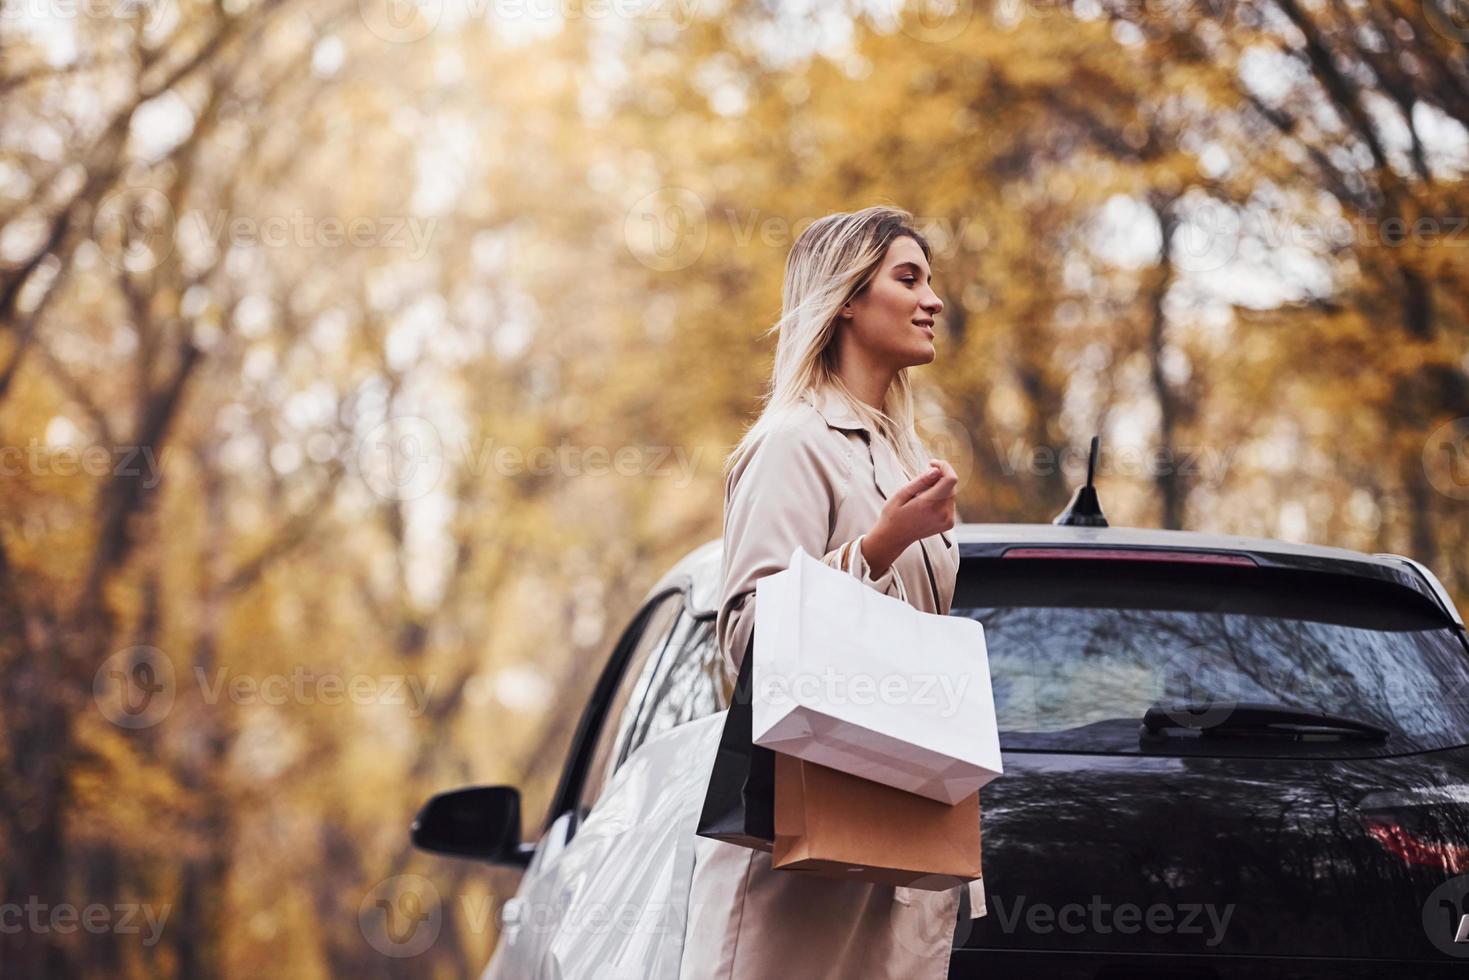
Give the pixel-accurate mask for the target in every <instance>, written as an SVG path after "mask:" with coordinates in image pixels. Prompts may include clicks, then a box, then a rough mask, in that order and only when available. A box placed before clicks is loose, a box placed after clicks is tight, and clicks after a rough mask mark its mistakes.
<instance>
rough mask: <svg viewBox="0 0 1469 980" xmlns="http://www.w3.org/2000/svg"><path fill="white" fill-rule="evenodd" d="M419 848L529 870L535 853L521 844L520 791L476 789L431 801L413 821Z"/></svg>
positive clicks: (507, 787) (460, 790) (484, 787)
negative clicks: (527, 867) (526, 867)
mask: <svg viewBox="0 0 1469 980" xmlns="http://www.w3.org/2000/svg"><path fill="white" fill-rule="evenodd" d="M412 838H413V846H414V847H417V848H420V849H422V850H425V851H432V852H434V853H435V854H449V855H452V856H454V857H464V858H476V859H478V860H480V861H488V862H489V863H491V864H508V865H513V866H515V867H520V868H523V867H525V866H526V865H527V864H529V863H530V858H531V855H532V854H534V853H535V847H534V846H532V845H527V844H522V843H521V841H520V791H519V790H518V789H516V788H515V787H513V786H470V787H466V788H465V789H455V790H450V791H449V792H447V793H439V794H436V795H435V796H433V797H431V798H430V799H429V801H428V802H427V803H425V804H424V805H423V808H422V809H420V810H419V811H418V816H417V817H415V818H414V819H413V831H412Z"/></svg>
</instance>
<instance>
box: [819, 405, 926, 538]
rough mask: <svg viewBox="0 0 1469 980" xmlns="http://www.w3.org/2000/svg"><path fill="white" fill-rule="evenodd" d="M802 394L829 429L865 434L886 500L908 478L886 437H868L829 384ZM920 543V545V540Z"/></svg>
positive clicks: (879, 489)
mask: <svg viewBox="0 0 1469 980" xmlns="http://www.w3.org/2000/svg"><path fill="white" fill-rule="evenodd" d="M802 397H804V398H805V400H806V401H807V403H809V404H810V405H811V406H812V407H813V408H815V409H816V412H817V414H819V415H820V416H821V417H822V418H823V419H825V420H826V424H827V425H829V426H831V427H832V428H833V429H844V430H848V431H856V432H861V433H863V434H864V435H865V436H866V437H867V438H866V439H865V440H864V441H865V442H866V443H867V451H868V454H869V456H870V457H871V459H872V478H873V482H874V483H875V484H876V485H877V492H878V493H879V494H881V495H882V499H884V500H888V499H890V498H891V497H892V495H893V494H894V493H896V492H897V491H898V490H900V489H902V487H903V485H904V484H905V483H907V482H908V480H907V478H906V477H905V476H904V475H903V469H902V464H901V463H899V462H898V456H897V453H895V452H894V451H893V448H892V446H890V445H888V442H887V440H886V439H873V438H872V430H870V429H868V428H867V426H866V425H865V424H863V422H862V421H861V420H859V419H858V418H857V416H856V415H854V414H853V413H852V409H851V408H850V407H849V406H848V405H847V403H846V400H845V399H843V398H842V396H841V395H839V394H837V392H836V389H834V388H831V387H829V386H827V387H821V388H815V389H811V390H809V391H807V392H806V393H805V395H803V396H802ZM939 538H940V540H942V541H943V543H944V544H945V545H946V546H949V547H952V546H953V543H954V541H953V538H952V537H951V536H950V535H949V534H948V533H946V532H942V531H941V532H939ZM920 546H921V547H923V545H922V543H921V542H920ZM925 550H926V548H925Z"/></svg>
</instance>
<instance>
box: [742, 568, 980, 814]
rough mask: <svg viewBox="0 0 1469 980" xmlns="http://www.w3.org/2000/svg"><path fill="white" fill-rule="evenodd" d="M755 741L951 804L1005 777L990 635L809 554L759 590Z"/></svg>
mask: <svg viewBox="0 0 1469 980" xmlns="http://www.w3.org/2000/svg"><path fill="white" fill-rule="evenodd" d="M752 655H753V656H754V658H755V660H754V664H753V670H752V680H753V690H752V699H751V708H752V712H751V713H752V716H753V726H752V728H753V731H752V735H753V741H754V742H755V744H757V745H764V746H767V747H768V748H771V749H774V750H776V751H778V752H784V753H785V754H787V755H793V756H797V757H799V758H802V759H805V760H807V761H808V762H814V763H817V764H818V765H823V766H829V767H831V768H833V769H840V770H842V771H843V772H848V773H851V774H852V775H854V776H861V777H862V778H864V779H871V780H873V781H874V782H878V783H883V784H884V785H887V786H892V787H895V788H897V789H903V790H907V791H908V792H910V793H917V794H918V795H920V796H926V797H928V798H929V799H933V800H940V801H942V802H944V803H948V804H951V805H952V804H954V803H957V802H959V801H960V800H962V799H964V798H966V797H968V796H969V795H970V794H972V793H974V792H975V791H976V790H978V789H979V788H980V787H982V786H983V785H984V784H985V783H988V782H989V781H990V780H991V779H994V778H995V777H996V776H998V775H1000V773H1001V771H1002V770H1001V767H1000V737H999V730H998V728H997V727H996V725H995V703H994V697H993V695H992V693H991V691H990V671H989V658H988V657H987V656H986V653H985V646H984V627H982V626H981V625H980V624H979V623H977V622H975V621H974V620H972V619H968V618H965V617H959V616H939V615H936V614H933V613H925V612H922V611H920V610H918V609H915V608H913V607H912V606H910V605H909V604H908V603H906V602H904V601H902V600H901V599H895V598H893V597H892V596H888V595H884V594H882V593H881V592H878V591H877V590H876V589H874V588H872V587H871V586H869V585H866V584H864V583H863V582H861V581H859V580H858V579H857V578H855V577H853V576H852V575H849V574H847V573H845V572H840V571H837V570H836V569H834V568H831V567H828V566H827V565H823V564H822V563H821V562H819V561H817V560H816V559H815V558H813V557H811V555H809V554H807V553H806V552H805V551H804V550H803V549H801V548H797V549H796V550H795V551H793V552H792V553H791V560H790V565H789V566H788V567H787V568H786V570H785V571H783V572H776V573H774V574H772V575H766V576H764V577H763V578H761V579H760V580H759V581H758V582H756V584H755V645H754V649H753V654H752Z"/></svg>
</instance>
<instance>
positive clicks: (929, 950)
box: [682, 207, 983, 980]
mask: <svg viewBox="0 0 1469 980" xmlns="http://www.w3.org/2000/svg"><path fill="white" fill-rule="evenodd" d="M912 220H913V219H912V215H910V214H908V213H907V212H906V211H903V210H900V209H897V208H890V207H871V208H865V209H863V210H861V211H857V212H854V213H850V214H845V213H844V214H832V215H828V216H826V217H824V218H821V219H820V220H818V221H816V222H815V223H813V224H812V225H811V226H810V227H809V228H807V229H806V231H805V232H804V233H803V234H802V235H801V236H800V238H799V239H798V240H797V241H796V244H795V245H794V247H792V249H791V252H790V255H789V256H788V257H787V259H786V272H785V287H784V295H783V302H782V315H781V318H780V320H779V322H778V323H777V324H776V326H775V327H774V329H775V330H778V331H779V340H778V342H777V344H776V352H775V370H774V373H773V376H772V378H771V381H770V387H769V390H768V392H767V393H766V399H765V406H764V409H763V411H762V412H761V414H760V417H759V419H758V420H757V421H756V422H755V424H754V425H753V426H752V427H751V428H750V429H749V430H748V431H747V432H746V434H745V435H744V437H743V438H742V439H741V440H740V443H739V445H738V446H736V447H735V450H734V452H733V453H732V454H731V455H730V458H729V460H728V464H727V465H728V474H727V477H726V482H725V509H724V576H723V581H724V584H723V589H722V594H721V596H720V604H719V612H718V617H717V621H716V631H717V633H718V637H719V644H720V648H721V650H722V651H723V653H724V656H725V659H726V661H727V662H728V666H729V668H730V670H731V676H734V674H735V673H737V672H738V668H739V665H740V663H741V662H743V660H744V657H745V656H746V655H747V653H748V652H749V650H750V643H751V637H752V635H753V632H754V620H755V616H756V615H757V613H756V610H755V583H756V582H757V581H758V580H759V578H760V577H761V576H762V575H769V574H771V573H772V572H778V571H781V570H782V569H784V568H785V566H786V563H787V562H788V561H789V559H790V555H791V552H792V550H793V549H794V548H795V547H796V546H798V545H799V546H800V547H802V548H803V549H805V550H806V551H807V552H808V553H810V554H811V555H813V556H815V557H819V558H820V559H821V560H822V561H823V562H825V563H826V564H828V565H831V566H833V567H835V568H838V569H840V570H842V571H845V572H848V573H850V574H852V575H854V576H857V577H858V578H859V579H861V580H862V581H863V582H866V583H867V584H869V585H871V586H872V587H873V588H875V589H878V590H880V591H882V592H884V593H886V594H888V595H892V596H895V597H898V598H901V599H904V600H906V601H907V602H909V603H911V604H912V605H914V606H916V607H917V608H919V609H921V610H923V611H924V612H930V613H940V614H947V613H948V611H949V604H950V602H951V600H952V599H953V594H954V579H955V575H956V573H957V571H958V567H959V552H958V549H957V547H956V546H955V544H954V537H953V535H952V534H951V533H949V532H950V530H951V529H952V528H953V526H954V522H955V511H954V490H955V486H956V484H957V482H958V478H957V476H956V475H955V472H954V470H953V468H952V467H951V466H949V464H948V463H947V462H945V461H943V460H938V459H930V458H928V455H927V453H926V451H925V449H924V447H923V444H922V443H921V442H920V441H919V438H918V435H917V433H916V432H915V431H914V425H913V394H912V389H911V387H910V382H909V378H908V369H909V368H911V367H915V366H917V365H920V364H928V363H930V362H931V361H933V359H934V318H935V317H936V316H937V315H938V313H939V312H940V311H941V310H942V309H943V306H944V304H943V301H942V300H940V299H939V297H938V296H937V294H935V292H934V290H933V284H932V282H931V281H930V268H929V259H930V250H929V246H928V243H927V242H926V241H925V240H924V238H923V236H922V235H920V234H919V233H918V232H917V231H916V230H914V228H913V227H912ZM755 655H756V656H758V655H759V654H758V653H756V654H755ZM695 855H696V856H695V867H694V878H693V887H692V890H691V893H690V909H689V924H688V932H687V941H686V943H685V947H684V955H683V965H684V969H683V973H682V976H683V977H685V978H688V977H717V978H721V980H744V978H750V980H765V978H767V977H775V976H788V977H801V978H803V980H805V978H814V977H864V978H866V977H902V978H903V980H922V978H934V980H938V978H940V977H943V976H945V975H946V973H947V971H948V964H949V951H950V948H951V944H952V942H953V936H954V926H955V923H956V919H957V913H958V908H959V890H958V889H954V890H952V891H947V892H929V891H921V890H918V889H907V888H893V887H892V886H887V885H878V884H869V883H865V882H856V881H840V880H836V879H827V878H819V877H815V876H811V875H805V874H799V873H793V872H785V871H776V870H774V869H772V868H771V865H770V855H769V854H766V853H763V852H760V851H756V850H752V849H749V848H745V847H739V846H736V845H733V844H725V843H720V842H718V841H712V840H707V839H704V838H699V839H698V841H697V843H696V845H695ZM975 897H976V898H978V899H979V901H981V902H982V901H983V899H982V898H981V897H980V896H978V895H976V896H975Z"/></svg>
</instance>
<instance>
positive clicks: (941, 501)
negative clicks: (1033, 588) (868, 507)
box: [862, 459, 959, 578]
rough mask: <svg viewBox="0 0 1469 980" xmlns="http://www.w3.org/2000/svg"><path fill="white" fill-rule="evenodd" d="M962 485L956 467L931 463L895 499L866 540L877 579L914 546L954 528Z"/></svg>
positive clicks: (865, 547) (866, 554)
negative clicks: (956, 500) (958, 490)
mask: <svg viewBox="0 0 1469 980" xmlns="http://www.w3.org/2000/svg"><path fill="white" fill-rule="evenodd" d="M958 485H959V475H958V474H957V473H955V472H954V468H953V467H952V466H950V465H949V464H948V463H947V462H945V461H944V460H941V459H931V460H929V468H928V471H927V472H925V473H924V474H922V475H921V476H919V477H918V478H917V479H915V480H913V481H912V482H911V483H908V484H907V485H906V486H903V487H902V488H900V489H899V490H898V491H897V492H896V493H894V494H893V495H892V497H891V498H890V499H889V500H888V502H887V504H886V505H884V506H883V508H882V513H881V514H879V515H878V517H877V523H876V524H874V525H873V526H872V530H871V531H868V532H867V534H865V535H864V536H863V538H862V556H863V557H864V558H866V559H867V565H868V567H869V568H870V569H871V574H872V577H873V578H876V577H877V576H879V575H881V574H883V573H884V572H886V571H887V570H888V566H889V565H891V564H892V563H893V562H894V561H896V560H897V558H898V556H899V555H901V554H902V553H903V552H904V551H906V550H907V548H908V546H909V545H911V544H912V543H913V542H915V541H917V540H918V539H920V538H926V537H928V536H929V535H931V534H937V533H939V532H940V531H947V530H949V529H950V528H952V527H953V526H954V490H955V488H956V487H957V486H958Z"/></svg>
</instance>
